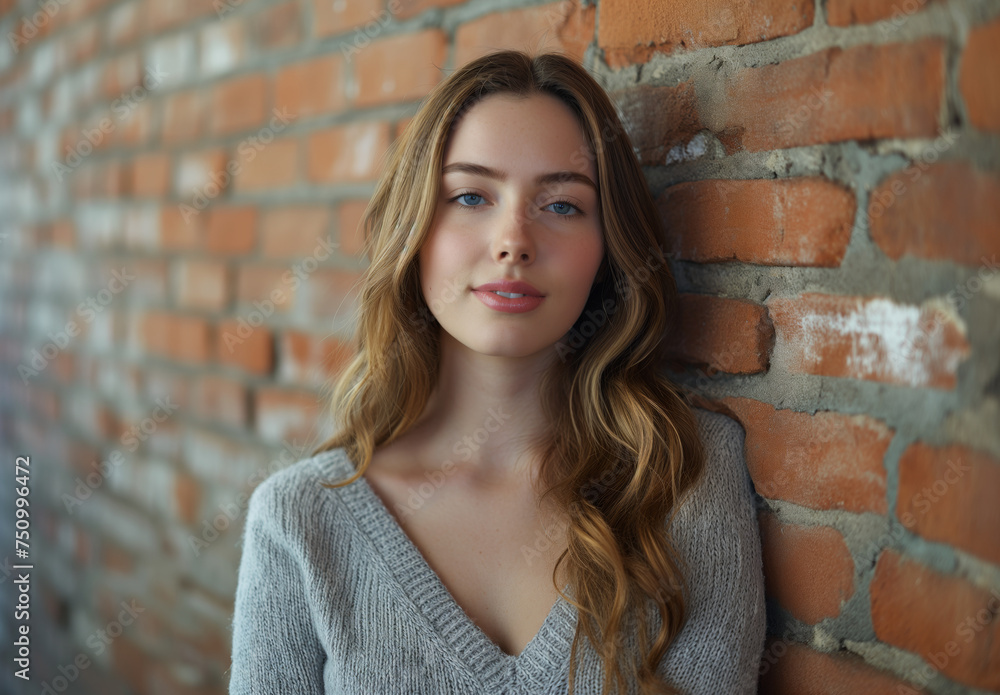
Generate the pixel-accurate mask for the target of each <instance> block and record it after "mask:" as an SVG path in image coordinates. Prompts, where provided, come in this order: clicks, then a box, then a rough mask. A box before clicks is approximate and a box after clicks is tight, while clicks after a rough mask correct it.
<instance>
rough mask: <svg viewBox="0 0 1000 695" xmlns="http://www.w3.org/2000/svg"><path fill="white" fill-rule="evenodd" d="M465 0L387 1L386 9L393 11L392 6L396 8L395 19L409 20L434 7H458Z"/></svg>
mask: <svg viewBox="0 0 1000 695" xmlns="http://www.w3.org/2000/svg"><path fill="white" fill-rule="evenodd" d="M465 1H466V0H395V3H394V2H393V0H389V3H388V8H389V9H390V10H392V9H393V7H394V5H395V6H396V7H398V10H397V11H396V13H395V15H396V18H397V19H409V18H410V17H416V16H417V15H418V14H420V13H421V12H423V11H425V10H429V9H431V8H434V7H452V6H454V5H460V4H461V3H463V2H465Z"/></svg>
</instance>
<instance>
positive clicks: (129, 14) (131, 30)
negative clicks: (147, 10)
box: [105, 1, 141, 46]
mask: <svg viewBox="0 0 1000 695" xmlns="http://www.w3.org/2000/svg"><path fill="white" fill-rule="evenodd" d="M139 12H140V8H139V2H138V1H134V2H128V3H126V4H124V5H118V6H117V7H115V8H114V9H112V10H111V12H110V13H109V14H108V17H107V25H106V27H105V37H106V39H107V42H108V45H109V46H123V45H125V44H128V43H132V42H133V41H135V40H136V38H137V37H138V35H139V22H140V19H141V17H140V14H139Z"/></svg>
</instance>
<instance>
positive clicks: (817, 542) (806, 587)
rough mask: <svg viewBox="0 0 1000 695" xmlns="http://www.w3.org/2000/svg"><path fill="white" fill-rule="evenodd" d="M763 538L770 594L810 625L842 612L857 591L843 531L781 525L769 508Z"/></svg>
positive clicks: (762, 523)
mask: <svg viewBox="0 0 1000 695" xmlns="http://www.w3.org/2000/svg"><path fill="white" fill-rule="evenodd" d="M760 542H761V554H762V556H763V559H764V585H765V587H766V589H767V594H768V596H771V597H772V598H774V599H775V600H777V602H778V603H779V604H781V605H782V606H783V607H784V608H785V609H786V610H788V612H789V613H791V614H792V615H793V616H794V617H796V618H797V619H799V620H801V621H802V622H804V623H806V624H808V625H815V624H816V623H818V622H820V621H821V620H823V619H824V618H835V617H837V616H838V615H839V614H840V609H841V607H842V606H843V604H844V603H845V602H846V601H847V600H848V599H850V598H851V596H852V595H853V594H854V560H853V559H852V558H851V552H850V551H849V550H848V549H847V544H846V543H845V542H844V537H843V536H841V535H840V532H839V531H837V530H836V529H833V528H830V527H829V526H797V525H794V524H783V523H781V522H780V521H778V519H777V518H776V517H775V515H774V514H773V513H771V512H765V513H763V514H761V515H760Z"/></svg>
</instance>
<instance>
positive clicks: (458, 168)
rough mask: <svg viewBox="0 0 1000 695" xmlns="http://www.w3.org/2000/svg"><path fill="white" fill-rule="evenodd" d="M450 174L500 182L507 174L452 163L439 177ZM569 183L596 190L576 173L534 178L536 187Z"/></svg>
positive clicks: (582, 175) (479, 166)
mask: <svg viewBox="0 0 1000 695" xmlns="http://www.w3.org/2000/svg"><path fill="white" fill-rule="evenodd" d="M452 172H461V173H465V174H472V175H473V176H483V177H486V178H488V179H494V180H495V181H500V182H503V181H506V180H507V172H505V171H500V170H499V169H493V168H491V167H487V166H483V165H482V164H472V163H470V162H453V163H451V164H449V165H448V166H446V167H445V168H444V169H442V170H441V175H442V176H443V175H445V174H450V173H452ZM569 182H576V183H582V184H586V185H587V186H590V187H591V188H593V189H594V190H595V191H596V190H597V185H596V184H595V183H594V182H593V181H591V180H590V177H589V176H587V175H586V174H581V173H579V172H576V171H553V172H550V173H548V174H540V175H539V176H536V177H535V184H536V185H538V186H543V185H545V184H548V183H569Z"/></svg>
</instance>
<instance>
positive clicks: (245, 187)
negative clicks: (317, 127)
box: [233, 131, 311, 193]
mask: <svg viewBox="0 0 1000 695" xmlns="http://www.w3.org/2000/svg"><path fill="white" fill-rule="evenodd" d="M268 132H269V133H270V132H271V131H268ZM270 137H273V133H271V135H270ZM310 156H311V153H310ZM233 161H234V162H236V166H237V167H238V168H237V171H236V174H235V175H234V176H233V187H234V188H235V190H236V191H238V192H240V193H244V192H247V191H259V190H264V189H274V188H281V187H288V186H293V185H295V184H296V183H297V182H298V179H299V141H298V140H297V139H296V138H294V137H285V138H274V139H273V140H272V139H269V141H268V142H264V141H263V140H260V141H257V140H253V141H251V140H250V139H248V140H245V141H243V142H242V143H240V145H238V146H237V150H236V156H235V158H234V159H233Z"/></svg>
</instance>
